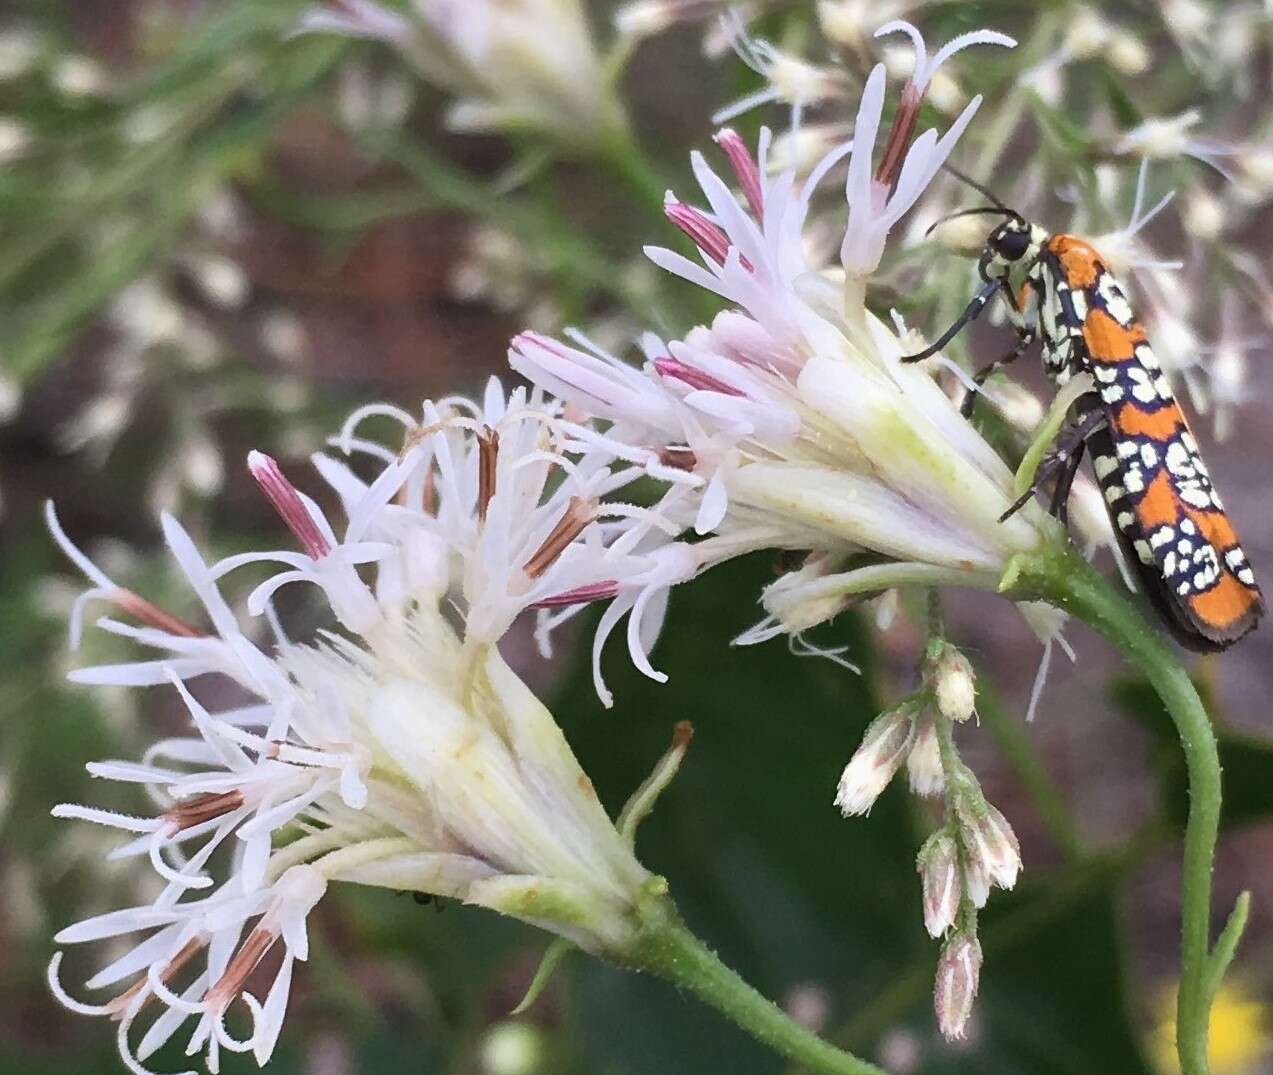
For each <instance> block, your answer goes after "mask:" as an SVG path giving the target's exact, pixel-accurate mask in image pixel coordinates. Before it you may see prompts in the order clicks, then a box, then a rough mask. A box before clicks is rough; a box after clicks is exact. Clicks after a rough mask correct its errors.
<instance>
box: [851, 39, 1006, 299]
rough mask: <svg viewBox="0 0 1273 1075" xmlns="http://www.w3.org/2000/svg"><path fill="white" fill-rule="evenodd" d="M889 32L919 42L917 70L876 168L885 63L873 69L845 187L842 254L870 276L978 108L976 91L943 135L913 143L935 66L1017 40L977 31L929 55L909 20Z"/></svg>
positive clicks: (929, 134)
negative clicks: (891, 235) (846, 216)
mask: <svg viewBox="0 0 1273 1075" xmlns="http://www.w3.org/2000/svg"><path fill="white" fill-rule="evenodd" d="M891 33H905V34H907V35H908V36H909V37H910V38H911V42H912V44H913V45H914V46H915V64H914V73H913V74H912V75H911V77H910V80H909V81H908V82H907V84H906V87H905V88H904V89H903V91H902V100H901V105H900V107H899V108H898V111H897V115H896V116H895V117H894V120H893V127H892V130H891V131H890V132H889V137H888V140H887V142H886V143H885V146H884V151H883V154H882V155H881V159H880V163H879V165H878V166H876V167H874V168H873V167H872V156H873V154H874V152H875V139H876V135H877V134H878V132H879V127H880V119H881V117H882V116H883V112H884V81H885V77H884V65H883V64H877V65H876V66H875V68H874V69H873V70H872V71H871V74H870V76H869V77H868V78H867V80H866V87H865V89H863V91H862V99H861V102H860V103H859V104H858V112H857V122H856V123H855V124H854V128H853V154H852V156H851V157H850V158H849V176H848V180H847V182H846V185H845V194H846V197H847V198H848V202H849V221H848V227H847V228H846V229H845V234H844V242H843V244H842V246H841V248H840V260H841V262H842V263H843V264H844V268H845V271H846V272H848V273H850V274H851V275H854V276H866V275H869V274H870V273H872V272H874V271H875V269H876V268H878V266H879V263H880V258H881V256H882V255H883V253H884V243H885V241H886V240H887V239H888V233H889V231H890V230H892V227H893V225H894V224H896V223H897V222H898V221H899V220H900V219H901V218H902V217H903V216H904V215H905V214H906V213H907V211H908V210H910V208H911V207H912V206H913V205H914V204H915V203H916V202H917V201H918V200H919V197H920V195H921V194H923V193H924V191H925V190H926V189H927V188H928V185H929V183H931V182H932V181H933V179H934V177H935V176H936V175H937V172H938V171H939V170H940V169H941V166H942V165H943V164H944V163H945V162H946V158H947V157H949V156H950V154H951V152H952V151H953V150H954V148H955V143H956V142H957V141H958V140H959V137H960V135H962V134H963V132H964V129H965V128H966V127H967V126H968V124H969V123H970V122H972V117H973V116H974V115H975V114H976V112H977V109H978V108H979V107H980V106H981V97H980V96H977V97H974V98H973V99H972V100H971V101H969V102H968V104H967V106H966V107H965V108H964V110H963V111H962V112H961V113H960V114H959V116H958V117H957V118H956V119H955V121H954V122H953V123H952V124H951V125H950V129H949V130H948V131H947V132H946V133H945V134H944V135H942V136H941V138H938V136H937V132H936V131H935V130H931V129H930V130H927V131H925V132H924V133H923V134H921V135H920V136H919V137H918V138H916V139H915V140H914V142H913V143H912V142H911V135H912V134H913V133H914V129H915V123H916V121H917V119H918V115H919V107H920V104H921V103H922V102H923V99H924V95H925V93H926V91H927V90H928V86H929V83H930V82H931V81H932V79H933V77H934V75H935V74H936V73H937V71H938V68H940V67H941V65H942V64H943V63H945V62H946V60H948V59H949V58H950V57H951V56H953V55H955V53H957V52H960V51H961V50H963V49H966V48H968V47H970V46H972V45H1002V46H1005V47H1007V48H1012V47H1013V46H1015V45H1016V42H1015V41H1014V40H1013V39H1012V38H1010V37H1008V36H1007V35H1006V34H1000V33H996V32H995V31H993V30H974V31H972V32H970V33H966V34H961V35H960V36H959V37H956V38H955V39H954V40H953V41H950V42H948V43H947V44H946V45H944V46H943V47H942V48H941V49H939V50H938V52H937V54H936V55H935V56H933V58H932V59H931V60H930V59H929V58H928V52H927V49H926V48H925V45H924V39H923V38H922V37H921V36H920V33H919V31H918V30H917V29H915V27H914V26H912V25H911V24H910V23H908V22H903V21H901V20H897V21H894V22H890V23H886V24H885V25H884V26H881V27H880V28H879V29H878V30H876V31H875V36H876V37H881V36H883V35H885V34H891Z"/></svg>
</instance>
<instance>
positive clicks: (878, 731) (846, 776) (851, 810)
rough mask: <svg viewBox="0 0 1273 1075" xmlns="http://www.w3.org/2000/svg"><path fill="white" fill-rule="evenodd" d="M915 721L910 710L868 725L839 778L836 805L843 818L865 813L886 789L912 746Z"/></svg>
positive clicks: (895, 712)
mask: <svg viewBox="0 0 1273 1075" xmlns="http://www.w3.org/2000/svg"><path fill="white" fill-rule="evenodd" d="M915 727H916V720H915V714H914V712H913V711H912V710H911V709H909V708H905V707H902V708H898V709H894V710H892V711H890V712H888V713H884V714H881V715H880V716H878V717H876V718H875V720H874V721H872V722H871V725H870V727H868V728H867V729H866V733H865V734H864V735H863V736H862V743H861V745H860V746H859V747H858V748H857V750H856V751H854V753H853V757H852V758H850V759H849V764H848V765H846V766H845V767H844V772H843V773H841V774H840V783H839V785H838V786H837V788H836V792H835V805H836V806H838V807H839V808H840V812H841V813H842V814H844V816H845V817H849V816H850V815H853V814H865V813H868V812H869V811H870V809H871V807H872V806H874V805H875V800H876V799H878V798H879V797H880V794H881V793H882V792H883V791H884V789H885V788H886V787H888V784H889V781H890V780H892V779H893V776H894V774H895V773H896V772H897V770H898V769H899V768H900V767H901V764H902V762H903V761H905V760H906V755H907V754H908V753H909V752H910V749H911V746H912V744H914V742H915Z"/></svg>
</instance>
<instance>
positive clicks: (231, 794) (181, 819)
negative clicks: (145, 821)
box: [164, 788, 245, 832]
mask: <svg viewBox="0 0 1273 1075" xmlns="http://www.w3.org/2000/svg"><path fill="white" fill-rule="evenodd" d="M244 802H245V799H244V795H243V792H242V791H240V790H239V789H238V788H235V789H233V790H232V791H206V792H203V793H202V794H200V795H191V796H189V797H187V798H185V799H178V800H177V803H176V805H175V806H173V807H172V808H171V809H169V810H168V811H167V813H165V815H164V816H165V817H166V818H167V819H168V821H169V822H171V823H172V824H173V825H174V826H175V827H176V829H177V831H178V832H184V831H185V830H186V829H189V828H193V827H194V826H195V825H202V824H203V823H204V822H205V821H212V820H214V819H215V818H219V817H224V816H225V815H226V814H230V813H233V812H234V811H235V810H238V809H239V808H240V807H242V806H243V803H244Z"/></svg>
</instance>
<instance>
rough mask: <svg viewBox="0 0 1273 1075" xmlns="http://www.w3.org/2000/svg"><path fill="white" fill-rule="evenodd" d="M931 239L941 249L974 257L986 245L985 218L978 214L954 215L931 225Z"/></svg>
mask: <svg viewBox="0 0 1273 1075" xmlns="http://www.w3.org/2000/svg"><path fill="white" fill-rule="evenodd" d="M931 238H932V240H933V241H934V242H935V243H937V245H938V246H940V247H941V248H942V249H943V250H945V251H947V252H948V253H951V254H961V255H963V256H964V257H976V256H978V255H979V254H980V253H981V252H982V250H984V249H985V247H986V220H985V217H978V216H971V215H965V216H956V217H951V218H949V219H948V220H943V221H941V222H939V223H936V224H934V225H933V229H932V235H931Z"/></svg>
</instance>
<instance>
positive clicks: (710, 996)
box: [611, 894, 886, 1075]
mask: <svg viewBox="0 0 1273 1075" xmlns="http://www.w3.org/2000/svg"><path fill="white" fill-rule="evenodd" d="M652 895H653V896H654V898H652V899H650V900H648V902H645V903H643V905H642V906H641V907H640V908H639V910H638V912H637V913H638V917H639V921H640V925H639V927H638V930H637V935H636V938H635V940H634V941H633V942H632V943H631V944H630V945H629V946H628V947H627V949H626V950H625V951H624V952H622V953H620V954H618V955H615V954H613V953H612V954H611V955H612V958H614V959H615V961H616V962H618V963H620V964H621V965H624V966H627V967H630V968H632V969H634V970H643V971H648V972H649V973H651V974H655V975H658V977H660V978H663V979H664V980H665V981H668V982H671V983H672V984H673V985H677V986H680V987H681V988H684V989H688V990H689V991H690V992H692V993H694V994H695V995H696V996H697V997H698V998H699V999H700V1000H702V1001H704V1002H706V1003H707V1004H709V1005H711V1006H712V1007H713V1008H715V1009H716V1010H717V1011H718V1012H720V1013H721V1014H722V1015H725V1016H727V1017H728V1018H729V1019H731V1020H732V1021H733V1022H735V1023H737V1024H738V1026H740V1027H742V1029H743V1030H745V1031H747V1033H749V1034H750V1035H752V1037H754V1038H756V1039H757V1040H758V1041H762V1042H764V1043H765V1044H766V1045H768V1046H770V1047H771V1048H773V1049H776V1050H777V1051H778V1052H780V1053H782V1054H783V1055H784V1056H786V1057H788V1058H789V1059H791V1060H792V1061H794V1062H795V1063H797V1064H799V1065H800V1066H801V1068H802V1069H804V1070H806V1071H809V1072H818V1073H824V1075H886V1073H885V1072H884V1071H883V1070H882V1069H880V1068H878V1067H876V1066H875V1065H874V1064H869V1063H867V1062H866V1061H865V1060H859V1059H858V1058H857V1057H856V1056H853V1055H852V1054H851V1053H847V1052H844V1051H842V1050H840V1049H837V1048H836V1047H835V1046H834V1045H831V1044H830V1043H828V1042H825V1041H823V1040H822V1039H821V1038H819V1037H818V1036H817V1035H816V1034H814V1033H813V1032H812V1031H810V1030H808V1029H806V1028H805V1027H803V1026H801V1025H800V1024H799V1023H797V1022H796V1021H795V1020H794V1019H792V1018H791V1017H790V1016H788V1015H787V1014H786V1013H785V1012H784V1011H783V1010H782V1009H781V1008H779V1007H778V1006H777V1005H776V1004H774V1003H773V1002H772V1001H770V1000H767V999H766V998H765V997H763V996H761V995H760V994H759V993H758V992H756V990H754V989H753V988H752V987H751V986H750V985H748V984H747V983H746V982H745V981H743V980H742V978H740V977H739V976H738V975H737V974H736V973H735V972H734V971H732V970H730V969H729V968H728V967H727V966H725V964H724V963H722V962H721V961H720V959H719V958H717V956H716V955H715V953H713V952H712V951H711V950H710V949H709V948H708V947H707V946H706V945H705V944H703V942H702V941H700V940H699V939H698V938H697V937H695V936H694V934H693V933H691V932H690V931H689V929H687V928H686V926H685V924H684V923H683V922H682V921H681V918H680V915H678V914H677V913H676V908H675V907H673V906H672V902H671V900H670V899H668V898H667V897H666V896H661V895H657V894H652Z"/></svg>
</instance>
